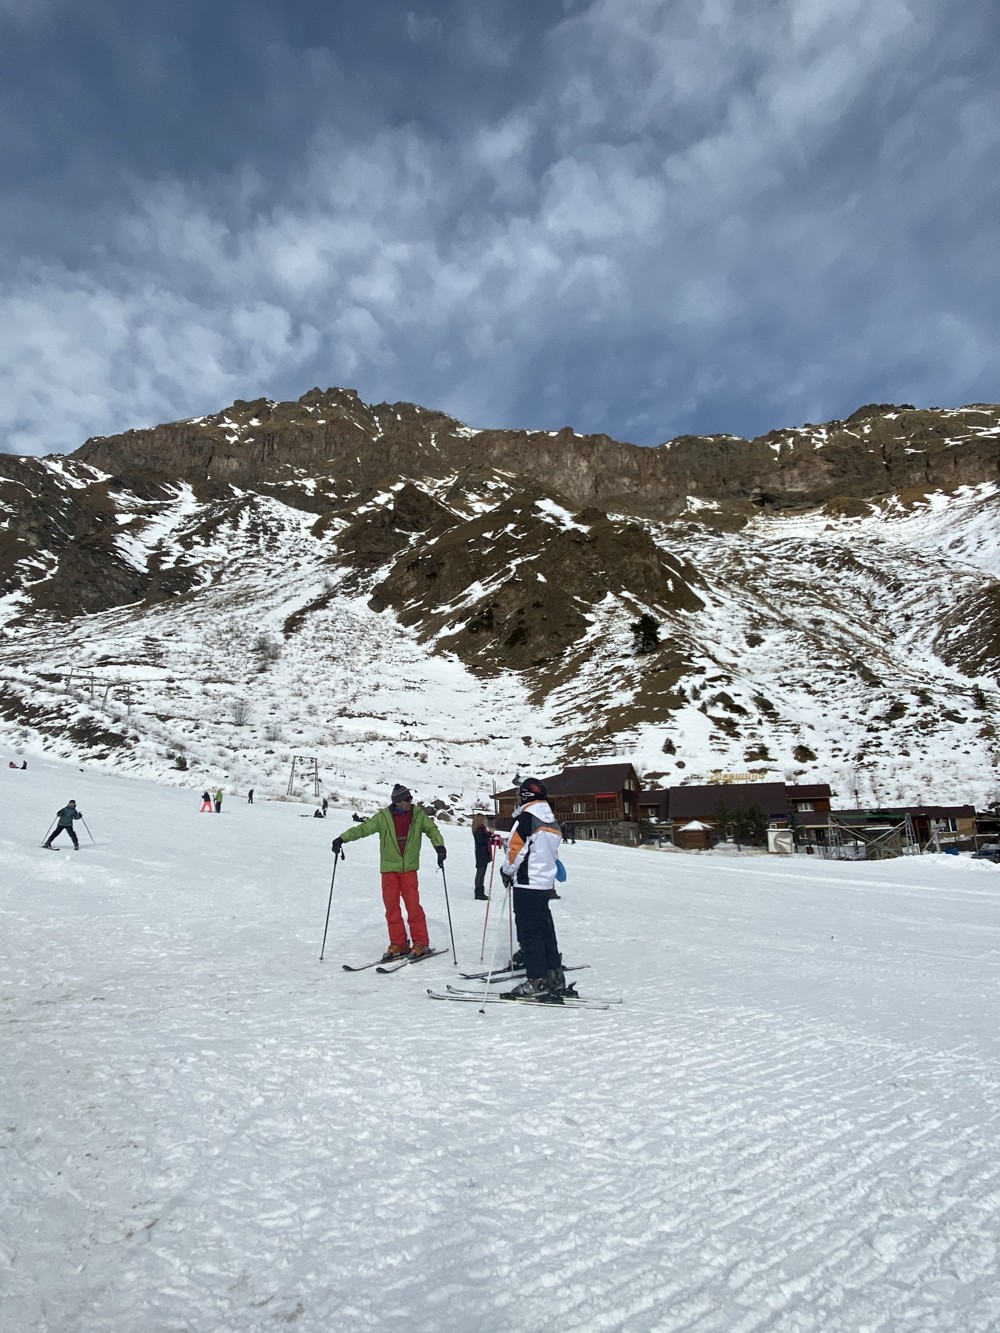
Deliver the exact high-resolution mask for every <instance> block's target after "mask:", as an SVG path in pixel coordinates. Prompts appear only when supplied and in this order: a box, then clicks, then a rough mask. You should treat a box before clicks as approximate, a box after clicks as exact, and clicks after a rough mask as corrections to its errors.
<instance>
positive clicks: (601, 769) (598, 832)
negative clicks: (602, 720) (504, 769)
mask: <svg viewBox="0 0 1000 1333" xmlns="http://www.w3.org/2000/svg"><path fill="white" fill-rule="evenodd" d="M541 781H542V782H544V783H545V785H546V787H547V788H548V792H549V804H550V805H551V806H552V810H553V812H554V814H555V816H556V819H558V820H559V823H560V824H562V825H563V828H564V830H572V834H573V835H574V836H575V837H577V838H581V839H585V838H596V839H599V840H600V841H602V842H618V843H622V842H624V843H629V844H632V845H634V844H636V843H638V842H639V840H640V834H639V793H640V790H641V788H640V783H639V776H638V774H637V773H636V771H635V769H634V768H633V767H632V765H631V764H580V765H578V766H576V767H574V768H564V769H563V771H562V772H561V773H555V774H553V775H552V776H551V777H542V779H541ZM493 800H494V802H495V804H496V822H497V826H498V827H499V828H503V827H505V826H506V827H509V825H510V819H511V816H512V815H513V813H514V811H515V810H516V809H517V807H518V805H519V804H520V799H519V797H518V794H517V788H516V787H509V788H508V789H507V790H506V791H501V792H496V793H495V795H494V797H493Z"/></svg>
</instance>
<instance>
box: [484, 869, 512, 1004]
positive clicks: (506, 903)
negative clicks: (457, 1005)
mask: <svg viewBox="0 0 1000 1333" xmlns="http://www.w3.org/2000/svg"><path fill="white" fill-rule="evenodd" d="M501 878H503V877H502V876H501ZM504 889H505V893H504V900H503V903H502V904H501V907H500V920H499V921H498V922H497V932H496V934H495V935H494V937H493V953H492V954H491V955H490V967H489V971H488V972H487V974H486V981H485V983H484V985H483V1000H484V1002H485V1000H486V997H487V995H489V993H490V986H491V985H492V982H493V972H494V968H495V965H496V960H497V945H498V944H499V943H500V935H501V934H502V932H503V914H504V909H505V908H506V910H507V912H508V913H510V914H512V913H513V910H514V909H513V895H512V894H511V889H510V885H509V884H507V882H506V881H504ZM510 929H511V939H512V940H513V934H514V924H513V920H511V927H510ZM513 956H514V955H513V950H512V951H511V957H512V958H513ZM479 1012H480V1013H485V1012H486V1011H485V1010H484V1009H481V1010H480V1011H479Z"/></svg>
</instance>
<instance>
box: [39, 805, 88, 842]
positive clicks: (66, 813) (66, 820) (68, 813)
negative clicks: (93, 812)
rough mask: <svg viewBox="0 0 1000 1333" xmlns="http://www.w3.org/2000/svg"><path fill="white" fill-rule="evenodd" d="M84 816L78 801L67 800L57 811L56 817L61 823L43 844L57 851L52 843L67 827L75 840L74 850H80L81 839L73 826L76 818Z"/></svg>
mask: <svg viewBox="0 0 1000 1333" xmlns="http://www.w3.org/2000/svg"><path fill="white" fill-rule="evenodd" d="M82 818H83V815H82V814H81V813H80V811H79V810H78V809H77V808H76V801H67V802H66V804H65V805H64V806H63V808H62V809H61V810H58V811H57V812H56V819H58V821H59V823H58V824H57V825H56V827H55V828H54V829H53V830H52V832H51V833H50V834H49V836H48V837H47V838H46V839H45V841H44V842H43V843H42V846H43V847H48V848H49V850H50V851H55V848H54V847H53V846H52V843H53V841H54V840H55V839H56V838H58V837H59V834H60V833H62V831H63V829H65V830H66V832H67V833H68V834H69V836H70V837H71V838H72V840H73V850H74V851H75V852H78V851H79V850H80V839H79V838H78V837H77V836H76V832H75V830H74V828H73V821H74V819H82Z"/></svg>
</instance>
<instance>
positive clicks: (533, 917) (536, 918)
mask: <svg viewBox="0 0 1000 1333" xmlns="http://www.w3.org/2000/svg"><path fill="white" fill-rule="evenodd" d="M513 892H514V924H515V926H516V927H517V942H518V944H519V945H520V946H521V951H522V953H523V954H524V970H525V972H526V973H527V975H528V977H529V979H530V980H532V981H534V980H537V979H538V978H539V977H544V976H545V974H546V972H549V971H551V970H552V969H553V968H556V967H558V966H559V945H558V943H557V942H556V928H555V923H554V922H553V920H552V913H551V912H550V911H549V903H550V902H551V900H552V890H551V889H527V888H522V887H521V886H520V885H519V884H515V885H514V890H513Z"/></svg>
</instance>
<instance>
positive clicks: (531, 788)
mask: <svg viewBox="0 0 1000 1333" xmlns="http://www.w3.org/2000/svg"><path fill="white" fill-rule="evenodd" d="M548 794H549V789H548V787H546V785H545V783H544V782H539V780H538V779H537V778H525V779H524V781H523V782H522V783H521V790H520V791H519V792H518V795H519V796H520V798H521V804H522V805H524V804H526V803H527V802H528V801H537V800H540V799H541V798H542V797H544V796H548Z"/></svg>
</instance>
